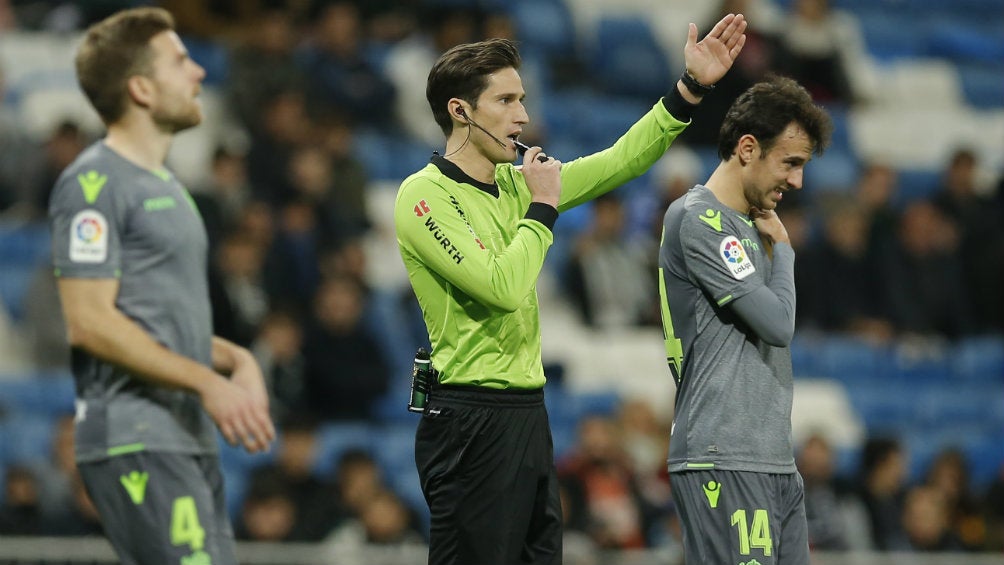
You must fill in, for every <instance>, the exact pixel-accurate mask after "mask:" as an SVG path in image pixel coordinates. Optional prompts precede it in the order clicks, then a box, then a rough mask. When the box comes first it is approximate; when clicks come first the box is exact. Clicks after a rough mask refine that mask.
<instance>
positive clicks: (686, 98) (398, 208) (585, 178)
mask: <svg viewBox="0 0 1004 565" xmlns="http://www.w3.org/2000/svg"><path fill="white" fill-rule="evenodd" d="M745 29H746V21H745V19H744V17H743V16H742V15H732V14H729V15H728V16H726V17H725V18H723V19H722V20H721V21H720V22H718V24H717V25H716V26H715V27H714V29H712V30H711V32H710V33H709V34H708V35H707V36H706V37H705V38H704V39H703V40H702V41H700V42H698V41H697V27H696V26H694V25H693V24H691V25H690V30H689V35H688V39H687V44H686V47H685V49H684V57H685V60H686V65H687V73H685V74H684V76H683V77H682V78H681V80H680V81H678V82H677V83H676V85H674V87H673V88H671V89H670V91H669V93H668V94H667V95H666V96H665V97H664V98H663V99H662V100H660V101H659V102H657V103H656V104H655V105H654V106H653V108H652V109H651V110H650V111H649V112H648V113H646V114H645V115H644V116H642V117H641V118H640V119H639V120H638V121H637V122H636V123H635V124H634V125H633V126H632V127H631V128H630V129H629V130H628V132H627V133H625V134H624V135H623V136H622V137H621V138H620V139H619V140H618V141H617V142H616V143H614V145H613V146H611V147H610V148H608V149H606V150H604V151H602V152H599V153H596V154H594V155H589V156H587V157H582V158H579V159H576V160H574V161H571V162H568V163H564V164H562V163H561V162H559V161H557V160H556V159H554V158H551V157H548V156H547V155H545V154H544V153H543V151H542V150H541V148H540V147H531V148H529V149H528V150H527V151H526V153H525V156H524V160H523V165H522V167H520V166H515V165H513V162H514V161H515V160H516V159H517V157H518V152H517V145H516V140H517V138H518V137H519V135H520V134H521V133H522V131H523V127H524V126H525V125H526V124H527V123H528V122H529V121H530V118H529V116H528V115H527V113H526V110H525V108H524V107H523V103H522V101H523V97H524V91H523V85H522V81H521V80H520V76H519V72H518V71H519V67H520V56H519V53H518V52H517V50H516V48H515V47H514V46H513V44H512V43H511V42H509V41H507V40H502V39H493V40H488V41H484V42H480V43H472V44H464V45H459V46H457V47H454V48H453V49H451V50H449V51H447V52H446V53H444V54H443V55H442V56H441V57H440V58H439V60H438V61H437V62H436V63H435V65H434V66H433V68H432V70H431V72H430V73H429V78H428V83H427V87H426V96H427V98H428V100H429V104H430V106H431V107H432V113H433V116H434V118H435V119H436V122H437V123H438V124H439V126H440V127H441V128H442V130H443V132H444V134H445V135H446V150H445V153H444V154H443V155H439V154H434V155H433V156H432V159H431V161H430V163H429V164H428V165H426V166H425V168H423V169H421V170H420V171H418V172H416V173H415V174H413V175H411V176H410V177H408V178H407V179H405V180H404V182H403V183H402V184H401V187H400V190H399V192H398V195H397V200H396V203H395V207H394V219H395V224H396V230H397V238H398V244H399V247H400V251H401V256H402V258H403V260H404V263H405V265H406V267H407V270H408V276H409V279H410V281H411V284H412V287H413V288H414V290H415V294H416V295H417V297H418V301H419V304H420V305H421V307H422V312H423V316H424V318H425V323H426V326H427V328H428V332H429V337H430V340H431V343H432V347H433V352H432V361H433V365H434V367H435V368H436V369H437V370H438V379H437V381H436V382H435V383H434V384H433V388H432V392H431V396H430V401H429V403H428V406H427V407H426V410H425V412H424V415H423V417H422V421H421V423H420V424H419V427H418V431H417V434H416V441H415V451H416V464H417V467H418V473H419V477H420V479H421V484H422V491H423V493H424V494H425V498H426V501H427V503H428V504H429V509H430V511H431V517H432V521H431V538H430V547H429V563H430V564H432V565H447V564H453V565H512V564H517V563H520V564H531V563H532V564H541V565H543V564H556V563H560V562H561V537H562V531H561V504H560V500H559V497H558V483H557V478H556V472H555V468H554V461H553V453H552V447H551V435H550V429H549V427H548V421H547V413H546V411H545V409H544V395H543V386H544V375H543V369H542V365H541V354H540V322H539V315H538V304H537V294H536V288H535V285H536V280H537V276H538V275H539V273H540V270H541V267H542V265H543V262H544V257H545V255H546V253H547V249H548V248H549V247H550V245H551V243H552V241H553V235H552V233H551V229H552V227H553V225H554V222H555V220H556V219H557V216H558V212H559V211H562V210H566V209H569V208H572V207H573V206H577V205H579V204H582V203H584V202H587V201H589V200H591V199H593V198H595V197H597V196H599V195H601V194H603V193H605V192H608V191H610V190H612V189H614V188H616V187H618V186H620V185H622V184H624V183H625V182H627V181H629V180H631V179H632V178H635V177H637V176H639V175H641V174H642V173H644V172H645V171H646V170H647V169H648V168H649V167H650V166H651V165H652V164H653V163H655V162H656V161H657V160H658V159H659V158H660V157H661V156H662V154H663V153H664V152H665V151H666V149H667V148H668V147H669V145H670V143H672V141H673V140H674V139H675V138H676V136H677V135H679V134H680V132H681V131H683V129H684V128H685V127H686V126H687V124H688V123H689V120H690V112H691V111H692V109H693V107H694V104H696V103H697V102H699V101H700V98H701V96H703V95H704V94H706V93H707V91H709V90H710V86H706V85H713V84H714V83H715V82H717V81H718V80H719V79H721V78H722V76H724V75H725V73H726V72H727V71H728V69H729V68H730V67H731V66H732V63H733V61H734V60H735V58H736V56H737V55H738V54H739V52H740V50H741V49H742V46H743V43H744V41H745V35H744V34H743V31H744V30H745ZM596 110H597V111H602V110H603V109H602V108H597V109H596Z"/></svg>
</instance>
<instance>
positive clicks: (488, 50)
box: [425, 39, 522, 135]
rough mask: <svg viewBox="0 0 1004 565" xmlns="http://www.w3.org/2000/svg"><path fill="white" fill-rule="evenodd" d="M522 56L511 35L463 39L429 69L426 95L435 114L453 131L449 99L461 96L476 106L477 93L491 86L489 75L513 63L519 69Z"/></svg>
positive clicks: (479, 94)
mask: <svg viewBox="0 0 1004 565" xmlns="http://www.w3.org/2000/svg"><path fill="white" fill-rule="evenodd" d="M521 63H522V60H521V59H520V56H519V51H517V50H516V45H515V44H514V43H513V42H512V41H510V40H508V39H488V40H486V41H480V42H477V43H463V44H460V45H457V46H456V47H453V48H451V49H450V50H448V51H447V52H445V53H443V54H442V55H441V56H440V57H439V60H438V61H436V64H435V65H433V66H432V70H431V71H429V80H428V82H427V83H426V87H425V97H426V99H428V101H429V106H431V107H432V117H433V118H435V119H436V123H437V124H439V127H440V128H441V129H442V130H443V133H444V134H446V135H450V132H452V131H453V122H452V120H451V119H450V115H449V111H448V109H447V103H448V102H449V101H450V99H451V98H460V99H461V100H465V101H467V102H469V103H470V104H471V106H472V107H474V108H477V107H478V105H477V101H478V97H479V96H481V93H482V92H484V91H485V89H486V88H488V75H490V74H492V73H494V72H496V71H500V70H502V69H507V68H509V67H512V68H514V69H519V67H520V64H521Z"/></svg>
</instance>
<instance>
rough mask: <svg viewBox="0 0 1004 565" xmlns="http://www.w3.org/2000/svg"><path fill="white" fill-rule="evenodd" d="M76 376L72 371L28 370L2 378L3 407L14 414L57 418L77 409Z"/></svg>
mask: <svg viewBox="0 0 1004 565" xmlns="http://www.w3.org/2000/svg"><path fill="white" fill-rule="evenodd" d="M74 394H75V392H74V385H73V377H72V376H70V375H69V373H62V372H60V373H54V374H40V373H28V374H25V375H20V376H17V377H16V378H3V379H0V408H2V409H3V410H4V411H7V412H10V413H14V414H32V415H36V416H40V417H46V418H55V417H57V416H60V415H62V414H69V413H72V412H73V400H74Z"/></svg>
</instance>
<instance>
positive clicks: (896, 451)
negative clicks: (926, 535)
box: [859, 438, 910, 551]
mask: <svg viewBox="0 0 1004 565" xmlns="http://www.w3.org/2000/svg"><path fill="white" fill-rule="evenodd" d="M907 463H908V461H907V455H906V453H904V451H903V448H902V447H901V446H900V444H899V442H898V441H897V440H894V439H889V438H871V439H869V440H868V441H867V442H866V443H865V445H864V447H863V448H862V454H861V479H860V488H861V491H860V493H859V496H860V498H861V502H862V503H863V504H864V506H865V510H866V512H867V516H868V522H869V526H870V533H871V547H872V548H874V549H876V550H878V551H904V550H907V549H909V548H910V541H909V539H908V537H907V535H906V532H905V531H904V528H903V507H904V498H905V496H906V488H907V484H906V480H907V477H906V473H907Z"/></svg>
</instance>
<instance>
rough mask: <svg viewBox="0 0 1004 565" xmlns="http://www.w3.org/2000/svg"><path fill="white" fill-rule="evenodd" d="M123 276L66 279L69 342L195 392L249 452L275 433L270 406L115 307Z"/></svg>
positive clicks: (151, 379) (64, 295)
mask: <svg viewBox="0 0 1004 565" xmlns="http://www.w3.org/2000/svg"><path fill="white" fill-rule="evenodd" d="M118 291H119V281H118V279H91V278H61V279H59V296H60V300H61V302H62V306H63V315H64V316H65V318H66V325H67V337H68V339H69V342H70V345H71V346H73V347H77V348H80V349H82V350H84V351H86V352H88V353H89V354H91V355H93V356H94V357H97V358H99V359H102V360H104V361H107V362H109V363H112V364H114V365H116V366H118V367H121V368H122V369H124V370H125V371H127V372H128V373H129V374H130V375H133V376H135V377H137V378H140V379H143V380H146V381H148V382H150V383H152V384H155V385H159V386H164V387H170V388H180V389H185V390H189V391H192V392H194V393H196V394H198V395H199V397H200V398H201V399H202V403H203V405H204V406H205V407H206V411H207V412H208V413H209V415H210V416H211V417H212V418H213V420H214V421H215V422H216V424H217V425H218V426H219V427H220V430H221V431H222V432H223V435H224V437H226V438H227V440H228V441H230V443H232V444H236V443H237V442H239V441H242V442H243V443H244V445H245V447H246V448H247V449H248V450H249V451H259V450H262V449H265V448H267V447H268V443H269V442H270V441H271V440H272V439H273V437H274V430H273V429H272V428H271V421H270V420H269V419H268V410H267V407H266V408H265V409H264V410H262V409H261V407H260V403H258V402H256V401H255V400H254V398H253V396H252V394H251V393H249V392H247V391H246V390H244V389H243V388H241V387H240V386H238V385H236V384H235V383H232V382H231V381H229V380H227V379H226V378H224V377H223V376H221V375H219V374H218V373H215V372H214V371H212V370H211V369H210V368H209V367H206V366H204V365H202V364H201V363H199V362H197V361H195V360H193V359H189V358H188V357H185V356H183V355H179V354H178V353H175V352H173V351H171V350H170V349H168V348H166V347H164V346H163V345H161V344H160V343H158V342H157V341H155V340H154V339H153V338H152V337H151V336H150V335H149V334H148V333H147V332H146V331H144V330H143V328H142V327H140V326H139V325H138V324H136V322H134V321H132V320H131V319H130V318H129V317H127V316H125V315H124V314H123V313H122V312H121V311H120V310H119V309H118V308H116V307H115V297H116V296H117V295H118Z"/></svg>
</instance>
